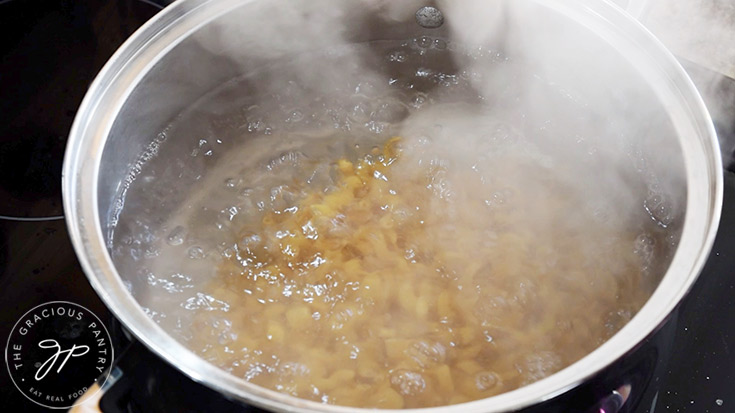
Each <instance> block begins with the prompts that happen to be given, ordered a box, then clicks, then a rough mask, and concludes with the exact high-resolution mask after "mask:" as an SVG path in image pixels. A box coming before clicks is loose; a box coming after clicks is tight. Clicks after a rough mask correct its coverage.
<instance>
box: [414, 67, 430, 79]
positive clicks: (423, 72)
mask: <svg viewBox="0 0 735 413" xmlns="http://www.w3.org/2000/svg"><path fill="white" fill-rule="evenodd" d="M433 75H434V71H433V70H431V69H429V68H427V67H420V68H418V69H416V77H423V78H428V77H431V76H433Z"/></svg>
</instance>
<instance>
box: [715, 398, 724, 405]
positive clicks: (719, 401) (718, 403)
mask: <svg viewBox="0 0 735 413" xmlns="http://www.w3.org/2000/svg"><path fill="white" fill-rule="evenodd" d="M715 404H716V405H718V406H722V405H723V404H725V402H724V401H723V400H722V399H717V400H715Z"/></svg>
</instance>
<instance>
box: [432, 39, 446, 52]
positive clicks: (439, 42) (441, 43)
mask: <svg viewBox="0 0 735 413" xmlns="http://www.w3.org/2000/svg"><path fill="white" fill-rule="evenodd" d="M434 48H435V49H436V50H444V49H446V48H447V41H446V40H444V39H436V40H434Z"/></svg>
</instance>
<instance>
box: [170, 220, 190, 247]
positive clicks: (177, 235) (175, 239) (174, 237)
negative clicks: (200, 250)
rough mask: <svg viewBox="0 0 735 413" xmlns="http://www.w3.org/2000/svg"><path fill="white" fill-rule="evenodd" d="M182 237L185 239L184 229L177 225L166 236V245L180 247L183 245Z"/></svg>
mask: <svg viewBox="0 0 735 413" xmlns="http://www.w3.org/2000/svg"><path fill="white" fill-rule="evenodd" d="M184 237H186V228H184V227H182V226H181V225H179V226H177V227H176V228H174V229H173V230H171V232H170V233H169V234H168V237H166V243H167V244H168V245H172V246H176V245H181V244H183V243H184Z"/></svg>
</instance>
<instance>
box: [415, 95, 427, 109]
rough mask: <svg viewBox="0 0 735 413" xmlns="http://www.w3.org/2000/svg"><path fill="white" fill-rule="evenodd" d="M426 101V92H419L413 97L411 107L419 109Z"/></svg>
mask: <svg viewBox="0 0 735 413" xmlns="http://www.w3.org/2000/svg"><path fill="white" fill-rule="evenodd" d="M424 103H426V94H425V93H421V92H417V93H416V94H414V95H413V97H412V98H411V107H413V108H415V109H418V108H420V107H421V106H423V105H424Z"/></svg>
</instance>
